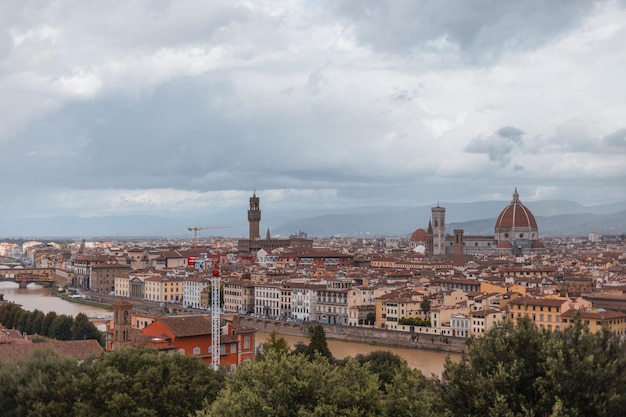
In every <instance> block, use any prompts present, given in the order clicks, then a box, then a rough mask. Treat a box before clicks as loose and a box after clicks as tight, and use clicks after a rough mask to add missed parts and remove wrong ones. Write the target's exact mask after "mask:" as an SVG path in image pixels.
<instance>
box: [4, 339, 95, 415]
mask: <svg viewBox="0 0 626 417" xmlns="http://www.w3.org/2000/svg"><path fill="white" fill-rule="evenodd" d="M0 380H2V384H0V409H1V410H2V415H3V416H8V417H9V416H10V417H12V416H27V415H33V416H35V415H37V416H71V415H73V412H72V408H73V404H74V402H75V401H79V400H80V399H81V392H83V389H82V388H81V384H82V383H84V382H86V380H85V379H84V378H81V377H80V368H79V365H78V362H76V361H75V360H73V359H69V358H60V357H58V356H57V355H56V354H54V353H53V352H52V351H50V350H48V349H41V350H40V349H38V350H35V351H34V352H33V354H32V355H31V356H30V358H28V359H27V360H25V361H21V362H17V363H9V364H0Z"/></svg>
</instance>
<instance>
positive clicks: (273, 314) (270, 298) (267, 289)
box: [254, 282, 282, 319]
mask: <svg viewBox="0 0 626 417" xmlns="http://www.w3.org/2000/svg"><path fill="white" fill-rule="evenodd" d="M280 293H281V284H277V283H269V282H268V283H262V284H261V283H257V284H256V285H255V287H254V313H255V314H257V315H259V316H262V317H268V318H273V319H276V318H279V317H280V316H281V314H282V311H281V309H280Z"/></svg>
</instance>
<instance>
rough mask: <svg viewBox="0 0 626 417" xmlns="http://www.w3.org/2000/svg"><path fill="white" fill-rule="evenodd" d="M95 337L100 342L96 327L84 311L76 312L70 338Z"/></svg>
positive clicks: (84, 338)
mask: <svg viewBox="0 0 626 417" xmlns="http://www.w3.org/2000/svg"><path fill="white" fill-rule="evenodd" d="M86 339H96V340H98V341H99V342H100V344H101V345H102V342H101V339H102V337H101V333H100V331H99V330H98V328H97V327H96V326H95V325H94V324H93V323H92V322H91V321H89V318H88V317H87V316H86V315H85V314H84V313H78V314H77V315H76V318H75V319H74V322H73V323H72V340H86Z"/></svg>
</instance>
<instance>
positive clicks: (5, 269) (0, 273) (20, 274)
mask: <svg viewBox="0 0 626 417" xmlns="http://www.w3.org/2000/svg"><path fill="white" fill-rule="evenodd" d="M55 278H56V271H55V269H54V268H23V267H21V266H20V265H18V266H15V267H13V268H11V267H9V266H8V265H6V264H5V265H2V267H0V281H5V282H17V283H18V284H19V286H20V288H26V287H27V286H28V284H32V283H35V282H36V283H38V284H46V283H48V284H51V283H53V282H54V281H55Z"/></svg>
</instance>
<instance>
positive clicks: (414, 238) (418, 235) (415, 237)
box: [409, 229, 428, 242]
mask: <svg viewBox="0 0 626 417" xmlns="http://www.w3.org/2000/svg"><path fill="white" fill-rule="evenodd" d="M427 240H428V234H427V233H426V231H425V230H424V229H417V230H416V231H414V232H413V234H412V235H411V237H410V238H409V241H411V242H426V241H427Z"/></svg>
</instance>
